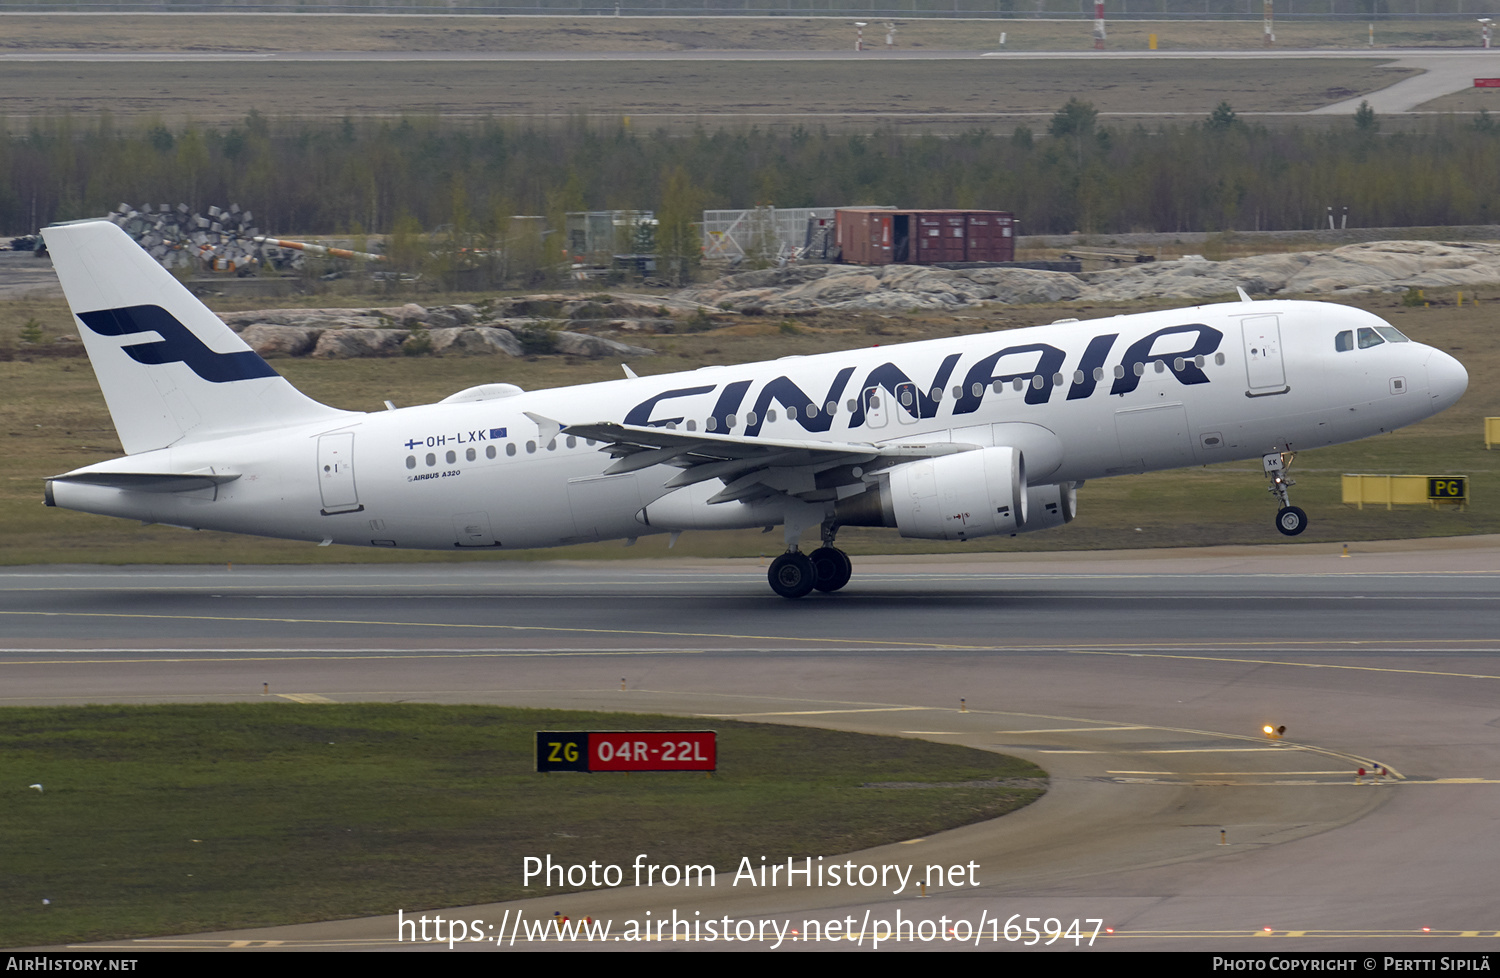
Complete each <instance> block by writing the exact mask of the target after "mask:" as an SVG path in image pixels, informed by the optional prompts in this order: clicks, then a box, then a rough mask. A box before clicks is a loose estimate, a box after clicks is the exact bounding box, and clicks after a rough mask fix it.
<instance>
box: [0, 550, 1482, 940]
mask: <svg viewBox="0 0 1500 978" xmlns="http://www.w3.org/2000/svg"><path fill="white" fill-rule="evenodd" d="M1355 551H1356V552H1355V553H1354V554H1352V555H1351V556H1350V557H1348V558H1344V557H1341V556H1339V555H1338V552H1337V548H1330V547H1327V546H1322V547H1319V546H1314V545H1308V546H1295V545H1293V546H1280V547H1264V548H1253V547H1252V548H1245V547H1241V548H1223V549H1217V550H1207V551H1181V552H1141V553H1136V554H1115V555H1092V554H1053V555H1039V556H1022V555H977V556H975V557H972V558H958V559H949V558H865V559H857V560H856V574H855V578H854V580H853V582H852V583H851V584H850V586H849V588H848V589H847V590H846V591H844V592H842V593H840V594H837V595H832V596H817V597H813V598H809V599H804V600H802V601H798V602H787V601H784V600H782V599H780V598H777V597H775V596H774V595H772V594H770V592H769V591H768V590H766V585H765V581H764V568H763V567H762V566H761V565H760V562H758V561H691V562H688V561H684V562H669V561H661V562H656V561H644V562H621V563H600V564H590V565H565V564H535V563H495V564H488V565H473V564H470V565H463V566H453V567H442V566H412V567H390V566H385V567H369V568H337V567H335V568H330V567H306V568H234V569H233V570H229V569H227V568H226V569H217V568H120V569H113V568H110V569H99V568H24V569H15V570H11V571H7V572H5V573H4V574H0V703H6V704H18V703H35V704H52V703H79V702H129V703H140V702H183V701H206V700H212V701H244V700H254V699H264V698H266V697H267V696H270V697H271V698H282V699H286V700H289V701H292V702H290V703H289V704H288V709H297V708H299V706H297V705H296V704H305V703H309V702H319V701H322V700H334V701H343V700H387V701H395V700H420V701H426V702H451V703H497V704H514V705H536V706H554V707H567V708H587V709H618V710H625V711H632V712H667V713H674V714H691V715H698V716H703V717H705V718H708V719H709V720H711V719H712V718H714V717H736V718H744V719H761V720H765V721H767V722H779V723H801V724H811V725H817V726H828V727H836V728H839V729H847V730H858V731H867V732H871V733H883V734H897V735H902V736H919V737H927V738H931V739H936V740H943V741H950V742H955V743H963V744H969V745H972V746H976V747H980V748H984V749H992V750H997V751H1003V752H1007V753H1012V754H1018V755H1020V756H1023V757H1027V758H1029V759H1032V760H1034V761H1036V762H1037V763H1039V764H1040V765H1042V766H1043V767H1044V768H1047V769H1048V770H1049V771H1050V772H1051V775H1052V787H1051V790H1049V792H1048V793H1047V795H1046V796H1045V797H1044V798H1043V799H1042V800H1041V801H1039V802H1038V803H1036V804H1034V805H1032V806H1030V807H1029V808H1027V809H1024V810H1023V811H1021V812H1018V813H1016V814H1013V815H1011V816H1008V817H1006V818H1003V819H999V820H997V821H994V822H989V823H983V824H979V825H974V826H970V827H967V828H964V829H961V830H958V831H955V832H949V833H942V834H940V835H938V836H934V837H932V838H928V839H923V840H911V841H910V842H909V843H907V844H901V845H895V846H889V847H885V849H883V850H872V851H869V852H864V853H860V854H857V855H856V856H854V857H852V858H854V859H855V860H856V861H857V862H865V863H870V864H875V865H880V864H896V863H900V864H908V865H918V866H919V867H920V866H927V865H940V864H941V865H957V864H965V865H967V864H968V863H971V862H972V863H974V864H976V865H977V867H978V868H977V870H976V871H975V872H974V874H973V875H974V877H975V878H976V879H977V881H978V884H979V885H977V886H972V885H968V883H967V882H964V883H963V884H961V885H956V886H949V885H945V886H941V887H937V888H935V890H934V891H930V892H929V895H928V896H927V897H926V898H918V897H915V896H913V895H912V894H911V893H910V892H906V893H902V894H895V893H892V892H890V891H889V890H890V889H891V888H884V889H883V888H881V887H879V886H874V887H868V888H862V889H861V888H852V889H851V888H822V889H820V888H817V887H793V888H787V887H780V888H774V889H767V890H756V889H754V888H749V887H746V886H743V885H742V886H731V885H729V877H728V876H721V877H720V880H719V884H718V885H717V886H716V887H714V888H713V889H711V890H708V889H700V890H698V891H695V892H688V891H685V890H681V889H678V890H671V889H666V888H662V887H655V888H634V887H625V888H621V889H616V890H610V891H604V892H593V893H584V894H576V895H572V896H568V897H563V898H549V899H546V900H542V901H519V902H516V903H512V904H506V905H494V906H486V907H473V908H463V909H461V910H458V911H455V912H453V914H452V915H451V916H454V917H459V918H463V919H477V920H482V921H486V922H488V924H489V925H492V926H499V925H501V924H502V923H503V922H505V921H514V920H515V915H516V914H517V913H521V914H525V915H527V916H526V919H537V918H538V917H546V916H550V915H551V914H552V913H553V911H561V912H563V913H566V914H569V915H571V916H572V917H573V918H574V919H580V918H582V917H583V916H585V915H589V916H592V917H594V918H596V919H599V920H611V921H615V922H620V926H623V921H625V920H627V919H635V920H637V921H640V920H643V919H645V914H646V911H651V915H652V917H651V919H654V920H661V919H662V918H663V915H665V916H666V917H667V918H668V919H671V915H672V914H673V912H674V911H675V912H676V913H677V915H678V917H679V918H680V919H688V918H692V919H695V920H699V921H701V920H706V919H710V918H713V919H718V918H722V917H730V918H733V919H736V920H738V919H755V920H775V921H779V922H781V923H782V924H790V925H792V926H795V927H797V928H798V929H799V930H802V929H803V927H804V925H805V924H806V923H807V922H808V921H824V922H826V921H829V920H839V921H846V920H847V921H853V923H854V926H853V928H852V930H853V931H854V932H857V933H859V934H861V935H864V937H865V940H864V943H863V944H862V945H860V946H865V947H868V946H869V943H870V940H871V939H872V938H873V935H874V934H876V933H878V932H879V927H878V924H879V922H880V921H886V922H887V923H889V921H890V920H892V919H893V918H894V917H895V915H896V914H897V913H898V912H899V913H901V914H902V915H904V919H906V920H910V921H929V922H931V926H932V927H934V928H938V924H937V921H939V920H940V919H946V920H947V921H948V922H949V924H950V925H952V926H961V927H963V928H970V929H972V928H975V927H979V928H980V929H981V930H982V931H983V934H984V935H988V934H989V929H990V928H991V926H992V925H993V924H994V923H995V922H996V921H998V922H999V923H1000V925H1001V926H1003V923H1004V921H1006V920H1007V919H1008V918H1010V917H1011V915H1013V914H1020V915H1021V918H1025V917H1042V918H1044V919H1045V918H1049V917H1051V918H1057V919H1058V920H1061V921H1066V922H1071V921H1073V920H1075V919H1077V920H1081V921H1086V920H1103V921H1104V922H1105V926H1108V927H1110V928H1113V934H1111V935H1109V936H1107V937H1101V938H1099V939H1098V940H1097V941H1096V942H1095V946H1096V947H1104V948H1110V949H1135V948H1151V949H1172V950H1187V949H1195V950H1235V949H1244V950H1276V951H1292V950H1341V951H1370V952H1375V951H1390V950H1416V949H1446V950H1454V951H1480V950H1486V951H1493V950H1496V949H1500V919H1497V918H1500V914H1497V911H1500V897H1497V896H1496V894H1495V888H1494V886H1493V877H1494V865H1493V863H1494V860H1493V857H1492V856H1491V855H1490V853H1492V852H1493V837H1494V834H1495V830H1496V828H1497V823H1500V815H1497V814H1496V813H1497V812H1500V794H1497V793H1500V635H1497V634H1496V628H1495V626H1494V623H1495V622H1496V621H1500V589H1497V585H1500V541H1497V540H1495V539H1494V538H1472V539H1467V540H1456V541H1439V542H1425V543H1424V542H1417V543H1409V544H1396V545H1391V546H1390V547H1388V548H1385V549H1384V550H1383V551H1382V552H1368V550H1366V551H1363V552H1362V550H1361V548H1360V547H1356V548H1355ZM622 682H623V685H624V687H625V688H624V689H622V688H621V686H622ZM961 700H962V705H961V704H960V701H961ZM1264 723H1273V724H1277V725H1280V724H1285V725H1286V726H1287V732H1286V735H1285V737H1284V738H1283V739H1282V740H1279V741H1271V740H1267V739H1265V738H1264V737H1263V736H1262V735H1261V734H1260V733H1259V730H1260V727H1261V725H1262V724H1264ZM1360 767H1364V768H1365V769H1366V771H1367V772H1373V771H1377V770H1379V769H1380V768H1385V769H1386V771H1387V772H1388V773H1387V776H1386V777H1384V778H1380V779H1373V778H1371V777H1369V776H1368V774H1367V776H1366V777H1365V778H1363V779H1360V778H1357V777H1356V771H1357V770H1358V769H1359V768H1360ZM1221 832H1222V833H1223V834H1222V835H1221ZM1221 842H1227V845H1225V844H1221ZM650 855H651V856H652V858H653V859H654V860H656V861H658V862H662V863H666V862H670V860H671V856H672V853H671V851H670V845H663V846H662V847H661V851H659V852H654V853H651V854H650ZM748 855H753V854H748ZM808 855H810V856H817V855H826V854H814V853H809V854H808ZM507 915H508V916H507ZM446 916H448V915H446V914H445V917H446ZM872 921H873V922H874V923H872ZM959 921H963V924H962V925H959V924H958V922H959ZM984 921H989V922H990V923H983V922H984ZM981 925H982V926H981ZM1424 927H1427V928H1430V929H1431V931H1430V932H1426V933H1424V932H1423V930H1422V928H1424ZM503 929H504V928H503V927H502V932H503ZM614 933H615V934H617V935H618V934H619V933H620V931H619V930H618V928H617V929H616V930H615V931H614ZM934 933H936V931H934ZM399 936H401V935H399V934H398V932H397V927H396V922H395V919H394V918H376V919H369V920H355V921H341V922H334V923H326V924H308V925H299V926H296V927H284V928H266V929H261V930H258V931H254V932H236V933H233V934H216V935H195V936H193V937H191V938H163V939H157V940H151V941H137V942H128V944H126V945H124V946H125V947H128V948H130V949H140V948H144V947H228V946H231V945H234V944H239V945H240V946H252V947H253V946H262V947H263V946H280V947H299V948H307V947H318V948H329V949H335V948H352V947H359V948H411V947H413V946H414V945H413V943H412V942H410V941H409V940H408V941H400V940H398V938H399ZM949 936H950V937H951V936H954V935H951V934H950V935H949ZM247 942H248V943H247ZM771 943H772V942H771V941H769V940H767V941H755V942H751V943H750V945H748V946H754V947H768V946H770V945H771ZM851 943H852V942H851ZM975 943H977V944H978V945H979V946H981V947H999V948H1012V947H1017V946H1019V945H1018V943H1015V942H1007V941H1006V940H1005V939H1004V938H1003V936H1002V937H1001V938H1000V939H998V940H989V939H986V938H984V937H981V938H980V939H978V940H977V941H976V940H971V941H970V942H969V944H975ZM918 944H921V945H922V946H932V947H941V946H950V947H953V946H959V945H958V944H956V943H954V942H952V941H944V940H943V939H942V938H941V937H934V938H933V939H931V940H929V941H926V942H922V941H920V940H914V941H907V942H905V943H904V944H887V945H886V946H887V947H895V946H905V947H912V946H916V945H918ZM415 946H417V947H432V946H434V945H432V944H422V943H421V942H417V944H416V945H415ZM441 946H443V947H444V948H446V944H443V945H441ZM460 946H467V947H470V948H473V949H481V948H490V947H493V944H491V943H483V942H481V943H473V944H469V945H460ZM518 946H528V947H531V948H533V949H535V948H537V947H570V946H574V945H571V944H567V943H562V944H559V943H557V942H544V943H541V944H535V943H533V944H527V943H526V942H525V941H524V940H523V941H522V942H521V944H519V945H518ZM595 946H599V945H597V944H596V945H595ZM609 946H610V947H611V948H614V947H625V946H632V945H628V944H625V945H622V944H610V945H609ZM634 946H639V945H634ZM649 946H652V947H658V948H659V947H662V946H663V945H662V944H656V943H653V944H651V945H649ZM673 946H680V947H707V946H715V947H719V946H722V947H726V948H727V947H730V946H734V947H744V946H747V945H745V944H733V945H731V944H729V943H726V942H722V941H720V942H716V943H713V944H708V943H697V944H694V943H692V942H680V943H678V944H676V945H673ZM816 946H818V947H830V948H831V947H847V946H849V945H848V944H844V943H842V942H840V943H830V942H826V941H825V942H821V943H819V944H817V945H816ZM964 946H968V945H964ZM1068 946H1070V947H1071V946H1072V942H1068Z"/></svg>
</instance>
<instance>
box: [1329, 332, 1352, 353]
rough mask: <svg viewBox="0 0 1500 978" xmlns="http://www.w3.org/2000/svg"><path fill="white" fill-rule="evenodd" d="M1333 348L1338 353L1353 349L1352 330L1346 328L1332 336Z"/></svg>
mask: <svg viewBox="0 0 1500 978" xmlns="http://www.w3.org/2000/svg"><path fill="white" fill-rule="evenodd" d="M1333 348H1334V349H1335V350H1337V351H1338V352H1339V353H1347V352H1349V351H1350V350H1352V349H1354V330H1352V329H1346V330H1344V331H1343V332H1341V333H1339V335H1337V336H1335V337H1334V338H1333Z"/></svg>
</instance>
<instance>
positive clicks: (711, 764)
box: [536, 730, 718, 773]
mask: <svg viewBox="0 0 1500 978" xmlns="http://www.w3.org/2000/svg"><path fill="white" fill-rule="evenodd" d="M717 764H718V734H717V733H716V732H715V731H713V730H620V731H599V730H590V731H573V732H568V733H564V732H561V731H556V730H538V731H537V734H536V769H537V771H539V772H543V773H545V772H547V771H588V772H593V771H713V770H717Z"/></svg>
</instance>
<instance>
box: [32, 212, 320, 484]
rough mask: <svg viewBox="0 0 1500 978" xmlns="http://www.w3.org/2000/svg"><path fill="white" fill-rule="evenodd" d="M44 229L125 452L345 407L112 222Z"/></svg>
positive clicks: (261, 426)
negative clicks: (310, 393) (312, 393)
mask: <svg viewBox="0 0 1500 978" xmlns="http://www.w3.org/2000/svg"><path fill="white" fill-rule="evenodd" d="M42 236H43V238H44V239H45V240H46V243H47V250H48V251H49V252H51V254H52V263H53V266H54V267H55V268H56V269H57V277H58V279H59V280H60V281H61V282H62V287H63V293H64V294H65V295H66V296H67V298H68V305H69V307H71V308H72V310H73V315H74V316H75V317H76V318H77V320H78V334H79V336H80V337H82V339H83V345H84V348H85V349H86V350H87V351H88V355H89V361H90V363H92V364H93V367H94V374H95V376H97V377H98V379H99V386H100V387H101V388H102V389H103V391H104V400H105V402H106V403H107V404H108V405H109V413H110V416H111V417H112V418H113V419H114V423H115V430H116V431H118V432H119V435H120V442H121V444H122V445H123V446H124V448H125V451H126V453H127V454H130V455H134V454H136V453H138V452H144V451H150V450H152V449H157V448H165V447H167V446H169V445H173V444H176V443H178V442H182V441H198V440H201V439H203V438H208V437H219V436H223V435H227V434H235V433H238V432H248V431H255V430H260V429H265V428H272V427H282V426H285V425H291V424H297V423H301V422H312V421H319V420H324V419H327V420H335V419H338V418H341V417H344V416H346V415H347V412H344V411H339V410H337V409H335V408H331V407H328V406H326V405H323V404H319V403H318V402H317V401H314V400H313V399H311V398H309V397H307V396H306V395H304V394H303V393H302V392H300V391H298V390H297V389H296V388H295V387H293V386H292V385H291V384H290V383H288V382H287V380H286V379H285V378H284V377H282V376H281V375H280V374H278V373H276V371H275V370H273V369H272V368H271V365H270V364H268V363H266V361H265V360H263V359H261V357H260V355H259V354H258V353H256V352H255V351H254V350H252V349H250V347H249V346H247V345H246V344H245V342H244V340H242V339H240V338H239V337H238V336H236V335H235V333H234V331H233V330H231V329H230V328H229V327H228V326H226V325H224V323H223V321H222V320H220V319H219V317H218V316H215V315H214V314H213V312H211V311H210V310H209V309H208V307H207V306H205V305H204V304H203V303H201V302H199V301H198V299H197V297H196V296H194V295H193V294H192V293H191V292H189V291H188V290H187V289H186V288H184V287H183V285H182V283H181V282H178V281H177V280H176V279H175V278H173V277H172V274H171V273H170V272H168V271H167V270H166V269H165V268H163V267H162V266H161V265H160V264H159V263H157V261H156V260H155V259H153V258H152V257H151V256H150V255H148V254H147V253H146V252H145V251H144V250H143V249H142V248H141V247H140V246H139V245H137V244H136V243H135V242H134V241H132V240H131V239H130V236H129V235H127V234H126V233H125V232H124V231H122V230H121V229H120V228H118V227H116V226H115V225H113V224H111V223H109V222H108V221H86V222H77V223H73V224H61V225H57V226H55V227H49V228H46V229H44V230H43V231H42Z"/></svg>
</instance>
